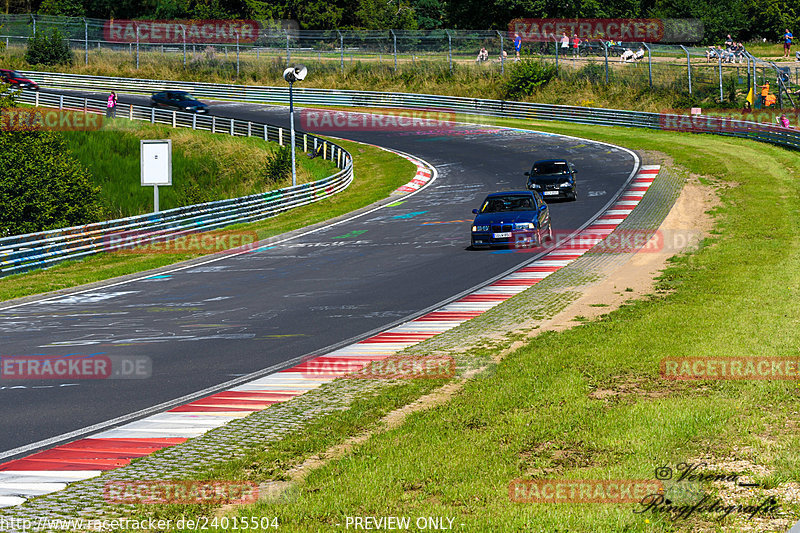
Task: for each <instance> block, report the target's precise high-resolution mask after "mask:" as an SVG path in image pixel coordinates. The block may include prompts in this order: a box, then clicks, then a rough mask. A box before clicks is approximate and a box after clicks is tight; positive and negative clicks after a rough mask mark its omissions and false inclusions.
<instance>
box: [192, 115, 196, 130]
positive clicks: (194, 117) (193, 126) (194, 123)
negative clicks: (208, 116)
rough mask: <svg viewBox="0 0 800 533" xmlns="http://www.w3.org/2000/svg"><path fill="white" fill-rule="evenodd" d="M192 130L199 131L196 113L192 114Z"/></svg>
mask: <svg viewBox="0 0 800 533" xmlns="http://www.w3.org/2000/svg"><path fill="white" fill-rule="evenodd" d="M192 129H193V130H196V129H197V115H196V114H194V113H192Z"/></svg>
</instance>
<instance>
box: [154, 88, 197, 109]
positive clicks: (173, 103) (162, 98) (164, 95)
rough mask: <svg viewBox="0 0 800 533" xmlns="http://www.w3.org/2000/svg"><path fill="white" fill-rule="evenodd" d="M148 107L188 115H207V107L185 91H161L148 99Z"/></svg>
mask: <svg viewBox="0 0 800 533" xmlns="http://www.w3.org/2000/svg"><path fill="white" fill-rule="evenodd" d="M150 105H152V106H153V107H161V108H167V109H176V110H178V111H187V112H189V113H208V106H207V105H206V104H204V103H203V102H201V101H200V100H197V99H196V98H195V97H194V96H192V95H191V94H190V93H188V92H186V91H161V92H160V93H155V94H154V95H153V96H151V97H150Z"/></svg>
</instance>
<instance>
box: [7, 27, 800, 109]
mask: <svg viewBox="0 0 800 533" xmlns="http://www.w3.org/2000/svg"><path fill="white" fill-rule="evenodd" d="M180 22H181V21H173V22H171V23H170V22H165V21H159V24H162V25H166V24H172V25H173V26H175V27H177V28H178V30H182V31H177V30H176V31H173V33H172V34H171V35H165V32H163V31H161V32H158V33H157V32H156V28H155V26H156V25H155V24H154V22H153V21H108V20H101V19H89V18H74V17H54V16H44V15H0V43H2V42H4V43H5V44H6V46H7V51H6V54H7V56H13V54H14V53H16V54H21V53H22V51H23V50H24V47H25V46H26V44H27V41H28V40H29V39H30V38H31V37H32V36H34V35H35V34H36V33H37V32H43V31H44V32H47V31H50V30H51V29H52V28H56V29H58V30H59V31H60V32H61V33H62V35H63V37H64V38H65V39H68V40H69V43H70V46H71V47H72V49H73V50H74V52H75V54H76V60H77V61H78V63H83V64H84V65H86V66H90V65H93V64H100V63H102V64H105V65H111V66H116V67H121V66H128V67H134V68H136V69H140V68H144V67H145V66H151V67H152V66H160V67H168V68H175V69H181V68H184V69H190V70H193V71H195V72H197V73H203V72H214V73H218V74H222V75H223V76H230V77H231V78H232V77H234V76H236V77H240V76H242V75H249V78H250V79H259V78H261V77H266V76H265V74H266V73H267V72H269V73H270V74H273V72H272V71H274V70H278V69H281V68H283V67H285V66H288V65H290V64H292V63H304V64H306V65H308V66H309V67H310V68H312V69H313V70H314V71H315V72H317V73H325V72H334V73H335V72H337V71H338V72H341V73H342V74H346V73H356V74H358V73H359V72H364V73H375V72H390V73H391V72H394V73H396V74H398V75H402V74H403V73H404V72H409V71H414V70H416V71H422V72H425V74H426V75H428V76H446V75H448V72H449V73H450V74H452V73H453V72H454V71H455V70H458V71H460V72H466V73H468V74H469V73H474V74H475V75H486V74H487V73H491V74H492V75H504V74H505V73H507V72H508V70H509V69H510V68H511V67H512V66H513V64H514V63H515V62H516V59H517V58H516V53H515V50H514V44H513V42H512V39H510V38H509V35H508V32H504V31H488V30H447V29H443V30H431V31H410V30H380V31H368V30H364V31H354V30H346V31H345V30H330V31H319V30H298V29H295V28H292V27H287V26H286V25H285V24H284V25H281V24H276V23H275V22H274V21H250V22H252V23H254V25H255V27H256V31H255V32H254V33H253V35H252V37H248V36H243V35H242V34H241V32H239V31H237V30H236V29H235V27H234V26H233V25H232V26H231V27H228V28H227V29H225V30H224V31H222V35H220V30H219V28H217V33H216V34H213V35H212V37H214V38H213V39H211V40H204V39H203V38H202V35H200V36H199V37H198V36H196V35H195V36H193V35H191V33H192V32H191V31H190V32H189V35H187V32H186V26H185V25H182V24H181V23H180ZM209 22H216V23H224V22H229V23H230V22H234V21H209ZM113 24H123V25H126V26H125V29H126V30H127V31H121V30H119V28H118V31H116V32H114V31H109V28H110V25H113ZM184 24H186V25H188V24H189V23H188V22H185V21H184ZM134 30H135V31H134ZM167 33H168V32H167ZM212 33H213V32H212ZM111 37H114V38H111ZM482 50H485V53H484V54H481V51H482ZM520 57H521V58H522V59H526V58H534V59H541V60H544V61H547V62H550V63H554V64H555V65H556V67H557V70H558V75H559V76H562V77H566V78H567V79H576V80H578V79H589V80H591V81H592V82H595V83H598V84H619V85H624V86H626V87H629V88H630V89H631V92H632V93H633V92H634V91H635V90H637V89H642V88H647V87H649V88H655V89H661V90H665V91H670V92H671V93H673V94H681V95H686V96H687V99H686V102H687V104H688V105H691V103H692V102H693V101H701V100H703V99H714V100H717V101H720V102H728V103H729V104H730V105H731V106H736V105H741V103H742V101H743V100H744V97H745V96H746V95H747V94H748V92H749V90H750V89H751V88H755V86H756V85H758V84H763V83H764V82H765V81H768V82H770V83H772V84H773V87H774V88H775V91H774V92H775V94H776V96H777V101H776V104H777V106H778V107H782V106H784V105H792V106H793V105H794V102H795V101H796V100H797V96H796V93H798V92H800V85H798V84H797V82H798V80H800V68H798V67H779V66H776V65H775V64H774V63H771V62H766V61H761V60H758V59H757V58H754V57H753V56H751V55H750V54H749V53H747V52H746V51H741V52H739V53H734V54H730V55H728V54H726V55H725V56H724V57H723V55H721V54H716V53H712V54H709V50H708V49H707V48H700V47H687V46H681V45H676V44H656V43H644V42H613V41H602V40H596V41H595V40H585V41H583V42H581V43H580V45H579V46H578V47H577V48H575V47H574V46H573V44H572V43H569V44H568V45H567V46H566V47H564V46H563V45H562V44H561V43H560V42H559V41H558V40H557V39H553V40H552V41H551V42H536V41H534V42H523V43H522V47H521V52H520ZM756 94H758V92H757V91H756ZM759 103H760V102H759V101H758V98H756V102H755V104H756V107H758V105H759ZM688 105H687V106H688Z"/></svg>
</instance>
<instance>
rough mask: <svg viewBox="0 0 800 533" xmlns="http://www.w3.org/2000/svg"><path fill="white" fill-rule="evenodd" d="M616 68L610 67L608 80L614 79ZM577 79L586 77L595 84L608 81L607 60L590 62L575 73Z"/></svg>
mask: <svg viewBox="0 0 800 533" xmlns="http://www.w3.org/2000/svg"><path fill="white" fill-rule="evenodd" d="M614 76H615V73H614V69H613V68H611V66H609V68H608V81H609V83H611V82H612V81H614ZM575 79H585V80H588V81H589V83H591V84H593V85H601V84H603V83H605V82H606V65H605V62H597V63H594V62H593V63H589V64H587V65H585V66H583V67H582V68H581V69H580V70H578V71H577V72H576V73H575Z"/></svg>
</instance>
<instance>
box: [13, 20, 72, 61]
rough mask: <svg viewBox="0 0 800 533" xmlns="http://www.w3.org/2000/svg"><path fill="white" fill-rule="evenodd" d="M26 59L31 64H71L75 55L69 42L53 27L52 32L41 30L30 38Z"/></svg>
mask: <svg viewBox="0 0 800 533" xmlns="http://www.w3.org/2000/svg"><path fill="white" fill-rule="evenodd" d="M25 61H27V62H28V63H29V64H31V65H71V64H72V63H73V61H74V57H73V55H72V50H70V48H69V42H68V41H67V40H66V39H65V38H64V36H63V35H62V34H61V32H60V31H59V30H58V29H56V28H53V29H51V30H50V32H47V31H44V30H42V31H39V32H37V33H36V35H34V36H33V37H31V38H30V39H28V49H27V50H26V51H25Z"/></svg>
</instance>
